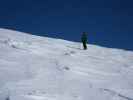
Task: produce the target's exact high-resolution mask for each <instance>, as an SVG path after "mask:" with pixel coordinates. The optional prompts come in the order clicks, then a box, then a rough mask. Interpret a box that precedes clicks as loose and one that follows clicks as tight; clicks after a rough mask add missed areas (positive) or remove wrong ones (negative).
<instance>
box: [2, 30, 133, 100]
mask: <svg viewBox="0 0 133 100" xmlns="http://www.w3.org/2000/svg"><path fill="white" fill-rule="evenodd" d="M7 98H8V99H9V100H133V52H132V51H126V50H121V49H112V48H105V47H100V46H96V45H90V44H89V45H88V50H83V49H82V44H81V43H77V42H70V41H66V40H61V39H54V38H48V37H40V36H35V35H30V34H26V33H22V32H17V31H13V30H7V29H0V100H7Z"/></svg>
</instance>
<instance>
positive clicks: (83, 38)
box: [81, 33, 87, 42]
mask: <svg viewBox="0 0 133 100" xmlns="http://www.w3.org/2000/svg"><path fill="white" fill-rule="evenodd" d="M81 41H82V42H87V34H86V33H83V34H82V37H81Z"/></svg>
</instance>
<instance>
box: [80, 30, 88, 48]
mask: <svg viewBox="0 0 133 100" xmlns="http://www.w3.org/2000/svg"><path fill="white" fill-rule="evenodd" d="M81 41H82V43H83V48H84V50H86V49H87V33H86V32H83V33H82V36H81Z"/></svg>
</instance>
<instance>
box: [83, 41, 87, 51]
mask: <svg viewBox="0 0 133 100" xmlns="http://www.w3.org/2000/svg"><path fill="white" fill-rule="evenodd" d="M82 43H83V48H84V50H86V49H87V43H86V41H82Z"/></svg>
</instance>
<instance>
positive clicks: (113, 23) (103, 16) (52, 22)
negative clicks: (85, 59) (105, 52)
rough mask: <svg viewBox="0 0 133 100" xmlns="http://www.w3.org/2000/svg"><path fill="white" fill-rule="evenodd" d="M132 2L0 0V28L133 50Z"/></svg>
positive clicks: (106, 0)
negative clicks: (83, 35)
mask: <svg viewBox="0 0 133 100" xmlns="http://www.w3.org/2000/svg"><path fill="white" fill-rule="evenodd" d="M132 4H133V1H132V0H10V1H9V0H1V1H0V27H1V28H8V29H14V30H18V31H22V32H28V33H31V34H36V35H42V36H49V37H56V38H63V39H66V40H71V41H80V35H81V32H83V31H85V32H88V39H89V43H91V44H97V45H102V46H106V47H113V48H122V49H128V50H133V45H132V43H133V28H132V26H133V7H132Z"/></svg>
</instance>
